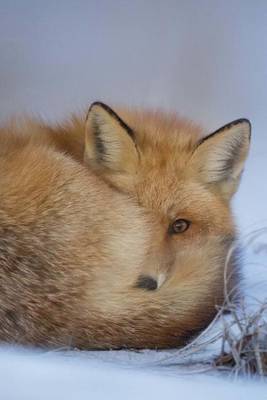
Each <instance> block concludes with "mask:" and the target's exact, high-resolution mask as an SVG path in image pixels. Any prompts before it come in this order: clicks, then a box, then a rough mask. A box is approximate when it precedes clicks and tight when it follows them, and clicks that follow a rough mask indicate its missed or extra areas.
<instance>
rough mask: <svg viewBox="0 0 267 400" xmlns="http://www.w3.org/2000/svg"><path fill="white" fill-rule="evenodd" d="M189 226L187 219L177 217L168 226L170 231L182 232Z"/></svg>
mask: <svg viewBox="0 0 267 400" xmlns="http://www.w3.org/2000/svg"><path fill="white" fill-rule="evenodd" d="M189 226H190V221H187V219H177V220H176V221H174V222H173V223H172V224H171V226H170V233H183V232H185V231H186V230H187V229H188V228H189Z"/></svg>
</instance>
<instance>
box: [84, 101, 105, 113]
mask: <svg viewBox="0 0 267 400" xmlns="http://www.w3.org/2000/svg"><path fill="white" fill-rule="evenodd" d="M96 106H97V107H101V108H104V109H107V108H108V109H109V107H108V106H107V105H106V104H105V103H102V101H94V102H93V103H91V105H90V107H89V109H88V112H90V111H91V110H92V108H94V107H96Z"/></svg>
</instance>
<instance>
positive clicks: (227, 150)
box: [191, 119, 251, 199]
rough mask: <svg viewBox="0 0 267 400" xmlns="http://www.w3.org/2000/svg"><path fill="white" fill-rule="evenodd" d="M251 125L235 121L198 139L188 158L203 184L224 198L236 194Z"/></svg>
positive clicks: (246, 152) (245, 156)
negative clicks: (209, 186) (210, 186)
mask: <svg viewBox="0 0 267 400" xmlns="http://www.w3.org/2000/svg"><path fill="white" fill-rule="evenodd" d="M250 134H251V125H250V122H249V121H248V120H247V119H239V120H236V121H233V122H231V123H230V124H228V125H225V126H223V127H222V128H220V129H218V130H217V131H216V132H214V133H212V134H211V135H209V136H207V137H205V138H204V139H202V140H201V141H200V142H199V144H198V146H197V147H196V149H195V151H194V153H193V156H192V158H191V162H192V165H193V167H194V169H197V171H198V174H199V176H200V179H201V180H202V181H203V183H205V184H208V185H212V186H214V188H215V189H217V190H219V191H220V192H221V194H222V195H223V197H224V198H226V199H230V198H231V197H232V195H233V194H234V193H235V192H236V190H237V188H238V184H239V181H240V177H241V174H242V171H243V168H244V163H245V160H246V158H247V155H248V150H249V144H250Z"/></svg>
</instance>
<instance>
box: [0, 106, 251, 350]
mask: <svg viewBox="0 0 267 400" xmlns="http://www.w3.org/2000/svg"><path fill="white" fill-rule="evenodd" d="M249 142H250V123H249V121H248V120H245V119H241V120H237V121H234V122H233V123H231V124H228V125H226V126H224V127H223V128H221V129H219V130H218V131H216V132H214V133H212V134H211V135H208V136H204V135H203V132H202V130H201V129H200V128H199V127H197V126H195V125H193V124H192V123H190V122H188V121H185V120H182V119H179V118H177V117H176V116H175V115H173V114H168V113H162V112H149V111H143V110H126V109H118V110H116V112H115V111H114V110H112V109H111V108H109V107H108V106H107V105H105V104H103V103H99V102H97V103H93V104H92V106H91V107H90V109H89V112H88V114H87V117H86V119H85V122H84V119H83V118H78V117H73V118H72V120H71V121H70V122H69V123H66V124H65V125H62V126H59V125H57V126H55V127H53V126H47V125H45V124H43V123H40V122H37V121H31V120H29V121H27V122H26V123H24V124H20V123H18V124H13V125H12V126H9V127H4V128H2V129H1V130H0V148H1V150H0V171H1V173H0V200H1V201H0V293H1V294H0V322H1V323H0V339H1V340H3V341H9V342H17V343H23V344H35V345H50V346H62V345H72V346H76V347H80V348H86V349H88V348H103V349H104V348H122V347H130V348H145V347H146V348H165V347H173V346H179V345H182V344H184V343H186V342H187V341H188V339H189V338H190V337H191V336H192V335H194V334H196V333H197V332H198V331H199V330H201V329H203V328H204V327H205V326H206V325H207V324H208V323H209V322H210V320H211V319H212V318H213V317H214V315H215V312H216V305H219V304H221V303H222V302H223V300H224V286H225V285H224V279H225V276H226V278H227V281H228V291H229V292H230V293H233V294H234V295H235V294H236V285H237V284H238V279H239V269H238V265H237V262H236V261H237V260H236V257H235V253H233V256H232V257H231V258H230V260H228V259H227V255H228V252H229V249H230V248H231V247H232V246H233V245H235V237H236V230H235V226H234V222H233V217H232V214H231V209H230V201H231V198H232V196H233V194H234V193H235V192H236V190H237V188H238V184H239V181H240V177H241V174H242V170H243V168H244V163H245V160H246V158H247V154H248V150H249ZM226 260H228V261H229V262H228V265H227V273H226V274H225V264H226Z"/></svg>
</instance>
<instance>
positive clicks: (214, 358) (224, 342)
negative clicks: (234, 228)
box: [164, 229, 267, 379]
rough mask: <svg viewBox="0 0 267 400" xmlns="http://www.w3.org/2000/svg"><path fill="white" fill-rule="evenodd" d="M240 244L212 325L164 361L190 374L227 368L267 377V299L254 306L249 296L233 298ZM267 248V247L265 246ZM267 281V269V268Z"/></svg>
mask: <svg viewBox="0 0 267 400" xmlns="http://www.w3.org/2000/svg"><path fill="white" fill-rule="evenodd" d="M263 233H265V234H266V229H264V230H262V229H261V230H258V231H255V232H252V233H251V234H250V235H248V236H247V238H246V240H245V241H243V243H245V245H246V246H251V245H252V243H253V240H255V239H258V238H259V236H260V235H262V234H263ZM235 250H236V247H233V248H232V249H231V250H230V252H229V254H228V257H227V260H226V263H225V303H224V305H223V306H222V307H220V308H219V309H218V314H217V316H216V318H215V320H214V321H213V322H212V324H211V325H210V326H209V327H208V328H207V329H206V330H205V331H204V332H202V333H201V334H200V336H198V337H197V338H196V339H195V340H194V341H193V342H191V343H189V344H188V345H187V346H186V347H184V348H183V349H181V350H179V351H178V352H176V353H175V354H174V355H173V356H171V357H168V358H167V359H165V360H164V361H168V360H169V361H170V359H172V360H173V363H172V365H173V364H176V365H178V366H180V367H182V370H184V367H185V366H186V367H187V368H186V369H187V370H188V371H189V373H191V372H197V373H198V372H206V371H209V372H210V371H224V372H227V373H229V374H231V375H234V376H240V375H242V376H252V375H254V376H255V375H256V376H260V377H262V378H263V379H266V377H267V300H266V301H265V302H262V303H260V302H259V301H258V302H257V304H258V305H255V304H254V306H253V307H249V306H248V298H247V296H244V297H243V298H241V299H240V298H239V301H238V302H235V301H234V300H233V298H234V296H233V293H228V290H227V286H228V285H227V281H228V279H230V278H231V277H230V276H229V274H228V273H227V268H228V265H229V261H230V259H231V257H232V256H233V254H234V252H235ZM265 250H266V246H265ZM266 282H267V270H266Z"/></svg>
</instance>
